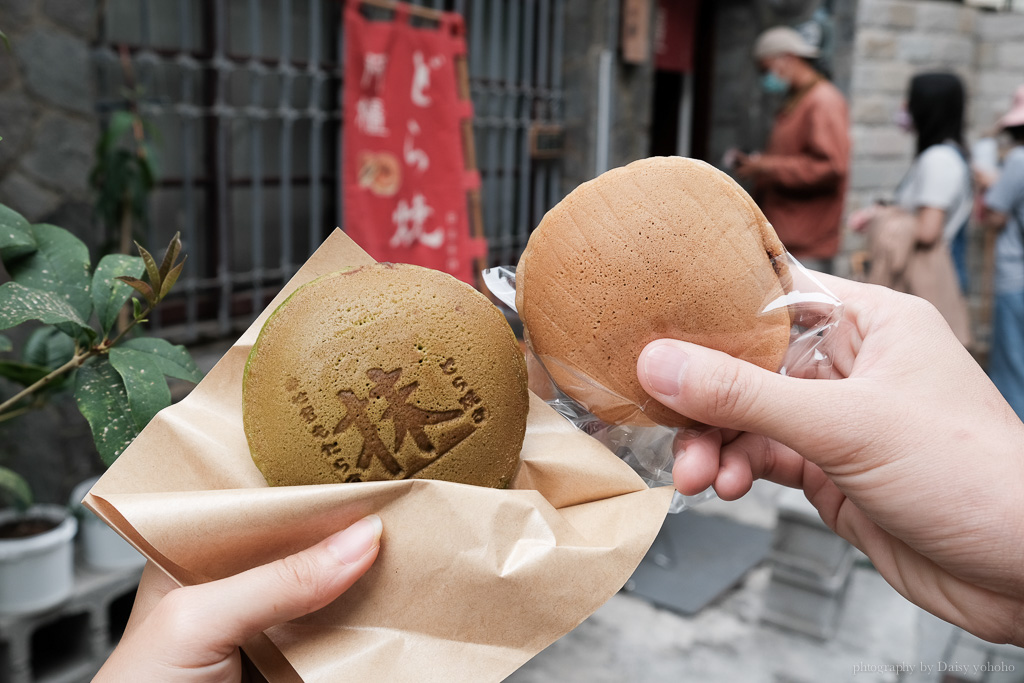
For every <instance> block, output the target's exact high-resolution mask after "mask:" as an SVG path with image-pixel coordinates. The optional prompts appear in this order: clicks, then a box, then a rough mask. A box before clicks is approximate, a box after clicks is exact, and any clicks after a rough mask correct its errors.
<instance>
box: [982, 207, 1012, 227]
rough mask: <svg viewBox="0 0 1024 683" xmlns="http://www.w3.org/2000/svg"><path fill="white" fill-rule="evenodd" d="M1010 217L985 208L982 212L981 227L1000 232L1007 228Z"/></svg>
mask: <svg viewBox="0 0 1024 683" xmlns="http://www.w3.org/2000/svg"><path fill="white" fill-rule="evenodd" d="M1007 220H1008V217H1007V215H1006V214H1005V213H1003V212H1002V211H996V210H995V209H991V208H989V207H987V206H986V207H985V208H984V209H982V212H981V226H982V227H983V228H985V229H986V230H991V231H992V232H1000V231H1002V229H1003V228H1005V227H1006V221H1007Z"/></svg>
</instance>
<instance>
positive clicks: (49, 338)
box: [21, 327, 75, 370]
mask: <svg viewBox="0 0 1024 683" xmlns="http://www.w3.org/2000/svg"><path fill="white" fill-rule="evenodd" d="M74 355H75V340H74V339H72V338H71V337H69V336H68V335H66V334H64V333H63V332H61V331H59V330H57V329H54V328H52V327H41V328H39V329H38V330H36V331H35V332H33V333H32V334H31V335H29V338H28V339H27V340H26V341H25V347H24V348H23V349H22V351H21V359H22V360H23V361H24V362H26V363H31V364H32V365H38V366H40V367H44V368H50V369H51V370H56V369H57V368H59V367H60V366H62V365H64V364H65V363H67V362H68V361H69V360H71V358H72V357H73V356H74Z"/></svg>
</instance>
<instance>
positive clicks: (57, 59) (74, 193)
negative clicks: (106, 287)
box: [0, 0, 101, 503]
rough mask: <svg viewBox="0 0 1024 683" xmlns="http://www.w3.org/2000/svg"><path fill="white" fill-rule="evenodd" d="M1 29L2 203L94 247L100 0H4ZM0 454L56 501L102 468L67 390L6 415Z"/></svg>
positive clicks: (0, 426) (19, 333) (43, 497)
mask: <svg viewBox="0 0 1024 683" xmlns="http://www.w3.org/2000/svg"><path fill="white" fill-rule="evenodd" d="M0 30H2V31H3V32H4V33H5V34H7V36H8V38H9V39H10V42H11V49H10V50H9V51H8V50H7V49H6V48H5V47H3V46H2V45H0V137H2V138H3V140H0V202H2V203H4V204H7V205H8V206H10V207H12V208H13V209H15V210H16V211H18V212H20V213H22V214H24V215H25V217H26V218H28V219H29V220H30V221H32V222H36V223H53V224H56V225H59V226H61V227H65V228H68V229H69V230H71V231H72V232H73V233H75V235H76V236H78V237H80V238H81V239H83V240H85V241H86V242H87V243H88V244H90V246H93V245H95V243H96V236H95V229H94V224H95V222H94V221H93V218H92V216H93V209H92V201H91V198H90V193H89V188H88V177H89V171H90V169H91V168H92V165H93V161H94V158H95V156H94V154H95V151H94V150H95V147H96V141H97V136H98V133H99V122H98V117H97V115H96V110H95V102H96V96H95V80H94V73H95V67H94V63H93V60H92V55H91V50H90V42H91V41H93V40H94V39H95V33H96V3H95V1H94V0H0ZM5 278H6V274H5V273H3V269H2V268H0V281H3V280H4V279H5ZM14 332H16V333H15V334H11V333H9V332H8V333H6V334H8V336H11V337H14V338H15V344H16V346H19V347H20V344H19V342H20V340H21V338H22V337H23V336H24V330H23V328H18V329H17V330H15V331H14ZM0 382H2V380H0ZM10 388H12V387H10V386H9V385H8V386H7V387H5V391H4V392H3V393H4V395H5V396H10V395H11V393H12V392H11V391H7V389H10ZM0 463H2V464H3V465H5V466H8V467H11V468H12V469H15V470H16V471H18V472H20V473H22V474H23V475H25V477H26V478H27V479H28V481H29V484H30V485H31V486H32V489H33V491H34V493H35V495H36V498H37V499H38V500H40V501H42V502H50V503H64V502H66V501H67V496H68V494H69V492H70V490H71V488H72V487H73V486H74V485H75V484H77V483H78V482H79V481H81V480H83V479H85V478H87V477H89V476H91V475H94V474H97V473H98V472H99V471H100V467H101V465H100V461H99V457H98V456H97V455H96V452H95V447H94V446H93V444H92V436H91V435H90V433H89V427H88V425H87V424H86V422H85V420H84V419H83V418H82V416H81V415H80V414H79V413H78V410H77V409H76V407H75V404H74V401H73V400H72V399H71V397H70V396H64V397H63V398H60V399H58V400H55V401H53V402H51V403H50V404H49V405H47V406H46V407H44V408H42V409H41V410H36V411H33V412H30V413H28V414H26V415H22V416H20V417H18V418H17V419H15V420H11V421H9V422H4V423H0Z"/></svg>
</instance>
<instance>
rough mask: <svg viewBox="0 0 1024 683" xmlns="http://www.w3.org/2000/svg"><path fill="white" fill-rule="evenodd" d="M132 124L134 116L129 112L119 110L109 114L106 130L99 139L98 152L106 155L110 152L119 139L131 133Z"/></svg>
mask: <svg viewBox="0 0 1024 683" xmlns="http://www.w3.org/2000/svg"><path fill="white" fill-rule="evenodd" d="M134 123H135V115H134V114H132V113H131V112H130V111H125V110H120V111H115V112H114V113H113V114H111V116H110V123H108V124H107V129H106V130H105V131H103V136H102V137H100V141H99V145H98V147H99V150H100V151H101V152H107V153H109V152H110V151H112V150H113V149H114V148H115V147H116V146H117V144H118V143H119V142H120V141H121V139H122V138H123V137H124V136H125V135H126V134H127V133H128V132H129V131H131V129H132V125H134Z"/></svg>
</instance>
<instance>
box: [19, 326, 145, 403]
mask: <svg viewBox="0 0 1024 683" xmlns="http://www.w3.org/2000/svg"><path fill="white" fill-rule="evenodd" d="M152 310H153V306H148V307H147V308H146V309H145V310H144V311H143V312H142V315H140V316H139V317H138V318H134V319H132V320H131V321H130V322H129V324H128V326H127V327H125V329H123V330H121V332H120V333H119V334H118V335H117V336H116V337H114V338H113V339H111V340H109V341H102V342H100V343H99V344H97V345H96V346H92V347H90V348H88V349H85V350H83V351H77V350H76V351H75V355H74V356H72V357H71V360H69V361H68V362H67V363H65V364H64V365H62V366H60V367H59V368H57V369H56V370H54V371H53V372H51V373H50V374H48V375H46V377H43V378H41V379H40V380H38V381H37V382H35V383H34V384H32V385H30V386H27V387H25V388H24V389H22V390H21V391H19V392H18V393H17V394H15V395H14V396H12V397H11V398H9V399H7V400H6V401H4V402H3V403H0V422H3V421H4V420H6V419H8V418H10V417H14V415H15V414H18V412H17V411H11V412H10V413H9V414H4V411H6V410H8V409H9V408H11V407H12V406H13V405H15V404H16V403H17V402H18V401H20V400H21V399H23V398H25V397H26V396H30V395H32V394H34V393H35V392H37V391H39V390H40V389H42V388H43V387H45V386H46V385H47V384H49V383H50V382H52V381H53V380H55V379H57V378H58V377H60V376H61V375H64V374H67V373H68V372H71V371H72V370H74V369H75V368H78V367H81V366H82V363H84V362H85V361H87V360H89V359H90V358H92V357H94V356H100V355H102V354H105V353H107V352H109V351H110V349H111V348H112V347H113V346H115V345H116V344H117V343H118V342H119V341H121V339H122V338H123V337H124V336H125V335H126V334H127V333H128V332H129V331H130V330H131V329H132V328H133V327H135V326H136V325H138V324H139V322H140V321H141V320H142V319H143V318H145V317H146V316H147V315H148V314H149V313H150V312H151V311H152Z"/></svg>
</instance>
